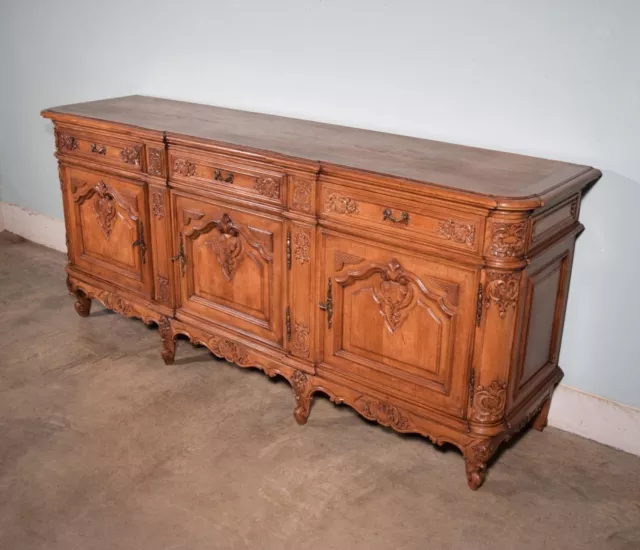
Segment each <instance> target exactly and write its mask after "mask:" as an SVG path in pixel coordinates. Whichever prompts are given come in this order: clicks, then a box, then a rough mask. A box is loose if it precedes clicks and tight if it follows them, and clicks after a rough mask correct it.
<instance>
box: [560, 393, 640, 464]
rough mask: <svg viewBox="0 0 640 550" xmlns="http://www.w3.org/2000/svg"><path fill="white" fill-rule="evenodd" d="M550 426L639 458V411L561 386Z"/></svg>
mask: <svg viewBox="0 0 640 550" xmlns="http://www.w3.org/2000/svg"><path fill="white" fill-rule="evenodd" d="M549 425H550V426H554V427H555V428H560V429H561V430H565V431H567V432H571V433H574V434H577V435H581V436H582V437H586V438H588V439H593V440H594V441H597V442H599V443H604V444H605V445H610V446H611V447H615V448H616V449H621V450H623V451H626V452H628V453H632V454H634V455H638V456H640V409H636V408H634V407H629V406H627V405H622V404H621V403H617V402H616V401H611V400H609V399H605V398H603V397H598V396H597V395H593V394H590V393H586V392H583V391H580V390H577V389H575V388H572V387H570V386H564V385H562V384H561V385H560V386H558V387H557V388H556V391H555V392H554V394H553V399H552V400H551V410H550V411H549Z"/></svg>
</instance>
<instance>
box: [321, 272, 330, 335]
mask: <svg viewBox="0 0 640 550" xmlns="http://www.w3.org/2000/svg"><path fill="white" fill-rule="evenodd" d="M318 307H319V308H320V309H322V310H324V311H326V312H327V328H331V318H332V317H333V291H332V290H331V277H329V283H328V284H327V301H326V302H324V303H319V304H318Z"/></svg>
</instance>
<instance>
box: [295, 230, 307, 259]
mask: <svg viewBox="0 0 640 550" xmlns="http://www.w3.org/2000/svg"><path fill="white" fill-rule="evenodd" d="M293 243H294V246H295V257H296V260H298V262H299V263H300V264H304V263H305V262H308V261H309V260H310V257H309V254H310V247H311V231H309V230H308V229H298V230H297V231H296V234H295V235H294V237H293Z"/></svg>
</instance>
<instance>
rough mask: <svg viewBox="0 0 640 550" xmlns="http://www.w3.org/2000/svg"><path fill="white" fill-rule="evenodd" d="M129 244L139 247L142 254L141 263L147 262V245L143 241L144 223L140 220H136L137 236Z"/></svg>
mask: <svg viewBox="0 0 640 550" xmlns="http://www.w3.org/2000/svg"><path fill="white" fill-rule="evenodd" d="M131 246H139V247H140V256H142V263H143V264H144V263H147V261H146V253H147V245H146V244H145V242H144V224H143V223H142V222H138V238H137V239H136V240H135V241H133V244H132V245H131Z"/></svg>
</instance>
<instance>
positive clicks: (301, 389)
mask: <svg viewBox="0 0 640 550" xmlns="http://www.w3.org/2000/svg"><path fill="white" fill-rule="evenodd" d="M291 386H292V387H293V392H294V393H295V396H296V408H295V409H294V411H293V417H294V418H295V419H296V422H297V423H298V424H300V425H301V426H302V425H303V424H306V423H307V419H308V418H309V412H310V410H311V401H312V394H313V388H312V387H311V383H310V381H309V377H308V376H307V375H306V374H305V373H304V372H302V371H300V370H297V371H296V372H295V373H294V375H293V377H292V378H291Z"/></svg>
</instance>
